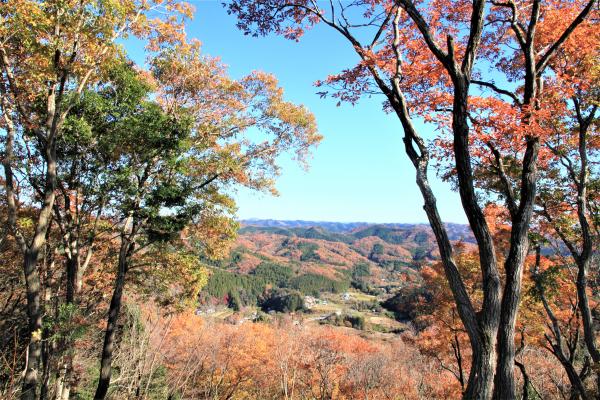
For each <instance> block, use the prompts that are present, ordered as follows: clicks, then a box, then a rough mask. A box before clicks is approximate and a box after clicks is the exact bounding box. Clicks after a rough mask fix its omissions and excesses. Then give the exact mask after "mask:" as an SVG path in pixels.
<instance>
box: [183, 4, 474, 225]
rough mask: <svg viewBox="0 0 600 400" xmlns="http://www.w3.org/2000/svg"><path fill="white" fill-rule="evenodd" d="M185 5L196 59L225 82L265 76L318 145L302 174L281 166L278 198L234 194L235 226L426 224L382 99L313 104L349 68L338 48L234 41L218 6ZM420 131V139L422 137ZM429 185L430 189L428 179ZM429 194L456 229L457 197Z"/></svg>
mask: <svg viewBox="0 0 600 400" xmlns="http://www.w3.org/2000/svg"><path fill="white" fill-rule="evenodd" d="M192 3H193V4H194V6H195V7H196V14H195V17H194V20H192V21H191V22H189V23H188V35H189V36H190V37H195V38H198V39H199V40H200V41H201V42H202V43H203V51H204V52H205V53H206V54H209V55H211V56H218V57H220V58H221V59H222V61H223V62H224V63H225V64H226V65H228V66H229V73H230V75H232V76H233V77H234V78H238V77H242V76H244V75H245V74H247V73H249V72H251V71H252V70H262V71H266V72H269V73H273V74H275V76H277V78H278V79H279V82H280V85H281V86H282V87H283V88H284V90H285V97H286V99H287V100H290V101H293V102H296V103H302V104H304V105H306V106H307V107H308V108H309V109H310V110H311V111H312V112H313V113H314V114H315V116H316V118H317V122H318V125H319V130H320V131H321V133H322V134H323V135H324V140H323V142H322V143H321V145H320V146H319V147H318V148H317V150H316V151H315V152H314V155H313V158H312V160H311V163H310V164H311V167H310V169H309V170H308V171H304V170H302V169H301V168H300V167H299V166H297V165H296V164H295V163H294V162H293V161H291V160H289V159H287V158H284V159H282V160H281V165H282V166H283V171H282V176H281V177H280V178H279V180H278V182H277V189H278V190H279V192H280V196H278V197H273V196H270V195H267V194H259V193H255V192H251V191H248V190H240V191H238V192H237V193H236V194H235V197H236V200H237V203H238V207H239V210H238V216H239V218H242V219H246V218H273V219H303V220H321V221H367V222H411V223H412V222H427V218H426V216H425V213H424V211H423V209H422V200H421V195H420V193H419V190H418V188H417V186H416V183H415V178H414V169H413V167H412V164H410V162H409V160H408V158H407V156H406V155H405V154H404V149H403V144H402V140H401V138H402V130H401V126H400V123H399V121H398V120H397V118H396V117H394V116H393V115H387V114H385V113H384V112H383V111H382V106H381V101H382V98H381V97H377V96H375V97H372V98H365V99H364V100H361V102H360V103H359V104H358V105H356V106H354V107H352V106H351V105H347V104H346V105H342V106H340V107H337V106H336V101H334V100H332V99H321V98H320V97H319V96H318V95H317V94H316V92H317V91H318V89H317V88H315V87H314V86H313V83H314V82H315V81H316V80H318V79H324V78H325V77H326V76H327V75H329V74H333V73H336V72H339V71H340V70H341V69H343V68H344V67H349V66H352V65H354V64H355V63H356V61H357V58H356V56H355V54H353V50H352V48H351V47H350V46H349V45H348V43H346V42H344V41H343V40H342V39H341V38H340V37H339V35H336V34H335V33H334V32H332V31H331V30H328V29H326V27H317V28H315V29H313V30H311V31H309V32H307V34H306V35H305V36H304V37H303V39H302V40H301V41H300V42H299V43H296V42H292V41H289V40H285V39H282V38H280V37H277V36H270V37H266V38H252V37H248V36H244V35H243V34H242V33H241V32H239V31H238V30H237V28H236V27H235V22H236V21H235V17H233V16H229V15H227V13H226V11H225V10H224V9H223V7H222V6H221V4H220V2H217V1H193V2H192ZM423 129H425V132H426V133H427V134H426V136H429V137H430V132H429V131H430V129H428V128H426V127H424V128H423ZM430 175H431V178H432V179H433V178H434V175H435V174H434V172H433V171H431V173H430ZM432 186H433V189H434V191H435V193H436V195H437V198H438V206H439V208H440V213H441V215H442V218H443V219H444V220H445V221H447V222H459V223H463V222H465V221H466V218H465V216H464V212H463V210H462V207H461V206H460V200H459V197H458V195H457V194H456V193H454V192H452V191H451V190H450V187H449V185H448V184H446V183H442V182H439V181H438V180H437V179H434V182H432Z"/></svg>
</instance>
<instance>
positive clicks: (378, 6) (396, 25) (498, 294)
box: [227, 0, 596, 399]
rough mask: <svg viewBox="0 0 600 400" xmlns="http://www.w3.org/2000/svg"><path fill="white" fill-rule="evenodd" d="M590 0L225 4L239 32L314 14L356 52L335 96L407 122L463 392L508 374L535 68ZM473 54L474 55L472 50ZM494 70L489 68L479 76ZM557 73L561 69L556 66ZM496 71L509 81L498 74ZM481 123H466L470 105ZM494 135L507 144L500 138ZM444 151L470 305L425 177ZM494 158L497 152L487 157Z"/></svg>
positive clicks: (507, 381) (335, 82)
mask: <svg viewBox="0 0 600 400" xmlns="http://www.w3.org/2000/svg"><path fill="white" fill-rule="evenodd" d="M595 3H596V2H595V0H588V1H580V0H574V1H567V2H564V1H560V2H559V1H548V2H542V1H540V0H531V1H521V2H515V1H512V0H508V1H490V2H486V1H484V0H474V1H472V2H470V1H464V0H456V1H453V0H435V1H429V2H421V1H419V2H414V1H411V0H396V1H385V0H371V1H367V0H359V1H352V2H349V3H341V2H334V1H330V2H329V3H328V4H326V5H325V7H323V8H321V7H320V4H319V3H317V2H316V1H313V0H300V1H296V2H290V1H287V0H264V1H249V0H231V1H229V2H228V4H227V7H228V11H229V12H230V13H232V14H235V15H236V16H237V18H238V26H239V28H240V29H242V30H243V31H244V32H245V33H247V34H253V35H266V34H268V33H271V32H276V33H278V34H281V35H283V36H285V37H287V38H290V39H296V40H298V39H299V38H300V37H301V36H302V34H303V32H304V30H305V29H307V28H310V27H312V26H314V25H315V24H318V23H322V24H325V25H327V26H329V27H330V28H332V29H333V30H334V31H336V32H337V33H339V34H340V35H342V36H343V37H344V38H345V39H346V40H347V41H348V42H349V44H350V45H351V46H352V48H354V49H355V51H356V53H357V55H358V57H359V60H360V61H359V62H358V64H357V65H356V66H354V67H352V68H349V69H347V70H345V71H343V72H342V73H340V74H339V75H335V76H330V77H329V78H328V79H327V80H326V81H325V82H319V83H318V84H320V85H330V86H333V87H334V88H335V89H338V90H337V91H336V92H335V94H334V96H336V97H338V98H339V99H340V100H342V101H350V102H356V101H357V100H358V99H359V97H360V96H361V95H362V94H364V93H372V92H373V91H378V92H381V93H383V94H384V95H385V97H386V106H387V108H388V110H389V111H390V112H393V113H395V114H396V115H397V116H398V119H399V120H400V123H401V125H402V128H403V131H404V144H405V151H406V154H407V155H408V156H409V158H410V160H411V162H412V163H413V165H414V167H415V171H416V180H417V184H418V186H419V189H420V191H421V194H422V196H423V200H424V209H425V211H426V213H427V216H428V219H429V222H430V225H431V227H432V229H433V231H434V233H435V236H436V239H437V242H438V246H439V250H440V255H441V259H442V262H443V266H444V270H445V275H446V279H447V280H448V283H449V286H450V288H451V290H452V294H453V298H454V301H455V302H456V305H457V310H458V314H459V316H460V319H461V321H462V324H463V325H464V328H465V330H466V332H467V335H468V337H469V341H470V345H471V349H472V360H471V370H470V374H469V379H468V383H467V386H466V389H465V391H464V397H465V398H489V397H490V396H492V394H493V396H494V397H495V398H501V399H510V398H515V396H516V387H515V379H514V361H515V360H514V359H515V343H514V342H515V341H514V336H515V325H516V319H517V312H518V307H519V301H520V297H521V280H522V272H523V265H524V262H525V258H526V256H527V253H528V248H529V239H528V230H529V225H530V222H531V218H532V213H533V208H534V202H535V197H536V184H537V181H538V171H537V170H538V157H539V153H540V139H541V138H543V136H544V135H545V134H546V133H545V129H544V128H545V127H544V123H543V121H545V120H546V119H547V117H548V116H550V115H552V109H551V108H550V107H551V104H547V103H545V102H544V101H542V96H543V93H544V85H543V80H544V78H545V77H547V76H550V75H552V76H554V74H552V72H551V71H550V69H549V65H550V63H551V62H552V60H553V59H554V58H555V56H556V55H557V53H558V51H559V49H560V48H561V46H562V45H563V44H564V43H565V41H567V39H568V38H569V37H570V36H571V35H572V34H573V32H574V31H576V30H577V28H578V27H579V26H580V25H581V24H582V23H584V21H586V19H588V18H589V16H590V14H591V13H592V12H593V9H594V5H595ZM476 61H477V62H476ZM487 77H491V78H487ZM556 79H560V77H559V76H556ZM496 80H499V81H502V82H505V83H506V86H505V87H504V85H500V84H497V83H496V82H495V81H496ZM474 114H475V115H478V116H479V119H480V120H484V121H485V122H487V123H474V121H473V120H472V119H473V115H474ZM415 117H417V118H424V119H425V120H427V121H430V122H433V123H435V124H436V125H437V126H438V127H440V128H441V129H442V131H443V132H447V133H449V136H450V141H449V146H447V147H444V146H443V145H439V146H434V147H433V150H432V149H431V148H430V147H428V144H427V142H426V140H425V138H424V136H423V135H422V133H421V132H419V131H418V129H417V127H416V126H415V124H414V122H413V121H414V118H415ZM497 137H508V138H509V139H510V140H508V141H506V140H505V141H503V143H509V146H504V147H500V146H498V145H497V141H496V140H494V139H495V138H497ZM476 142H479V143H485V144H489V146H488V149H489V151H491V152H492V154H493V155H494V156H495V157H496V158H495V159H492V160H489V159H487V160H488V162H489V161H491V162H496V163H497V166H498V168H497V171H496V172H497V177H498V180H499V182H500V185H501V186H502V188H503V191H502V193H503V197H504V200H505V203H506V206H507V209H508V210H509V213H510V234H509V244H508V247H507V251H506V254H503V256H502V257H501V258H502V259H504V260H505V261H504V263H503V264H504V265H503V266H504V270H505V279H504V282H501V278H500V276H501V274H500V268H501V266H500V263H499V261H498V260H499V258H500V257H499V254H497V252H499V251H501V250H500V249H498V248H497V247H496V245H495V243H494V241H493V238H492V234H491V233H490V228H489V226H488V224H487V222H486V220H485V218H484V215H483V212H482V205H481V204H480V195H481V194H484V195H486V194H488V192H487V191H486V190H483V191H482V193H478V191H477V189H476V185H475V182H476V179H475V175H474V169H475V167H476V166H477V165H476V162H477V161H479V160H484V158H482V157H481V154H480V152H481V151H482V147H481V146H479V145H478V143H476ZM437 151H440V152H442V153H443V152H446V154H447V155H448V156H449V157H447V159H450V160H452V161H453V164H452V172H453V175H454V176H455V180H456V185H457V187H458V191H459V193H460V198H461V202H462V206H463V208H464V210H465V213H466V215H467V218H468V221H469V224H470V226H471V229H472V230H473V233H474V236H475V238H476V240H477V245H478V251H479V263H480V267H481V279H482V285H483V288H482V291H483V298H482V301H481V307H476V306H475V305H474V304H473V301H472V299H471V298H470V296H469V294H468V289H467V288H466V286H465V282H464V280H463V277H462V276H461V273H460V271H459V269H458V268H457V265H456V262H455V257H454V250H453V246H452V244H451V243H450V241H449V239H448V235H447V232H446V230H445V227H444V224H443V222H442V220H441V217H440V215H439V212H438V209H437V205H436V202H437V200H436V197H435V195H434V193H433V190H432V188H431V186H430V183H429V176H428V172H429V171H428V169H429V168H428V167H429V161H430V159H431V157H432V152H433V153H434V154H435V153H436V152H437ZM506 152H510V153H511V154H513V155H514V156H515V158H516V160H517V162H515V163H514V168H515V169H516V170H517V171H515V172H514V176H517V177H518V179H517V182H516V185H515V187H512V186H511V185H510V182H509V178H508V177H507V173H506V171H505V170H504V166H503V164H502V160H503V158H504V153H506ZM494 160H495V161H494Z"/></svg>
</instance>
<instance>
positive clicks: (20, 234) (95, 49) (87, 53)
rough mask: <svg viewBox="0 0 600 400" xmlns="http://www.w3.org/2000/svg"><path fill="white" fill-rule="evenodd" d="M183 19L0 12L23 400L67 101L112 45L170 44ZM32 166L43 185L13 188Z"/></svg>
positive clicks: (98, 6)
mask: <svg viewBox="0 0 600 400" xmlns="http://www.w3.org/2000/svg"><path fill="white" fill-rule="evenodd" d="M156 11H167V12H168V14H169V17H168V18H161V17H163V16H164V14H165V13H162V12H160V13H156ZM184 14H189V8H188V7H186V6H185V5H184V4H183V3H182V4H179V2H175V1H170V0H169V1H166V2H163V1H159V2H156V3H154V2H137V1H134V0H131V1H123V2H113V1H92V0H90V1H80V0H70V1H36V0H26V1H21V0H18V1H5V2H2V4H1V5H0V21H1V26H2V27H1V28H0V70H1V72H2V73H1V78H0V96H1V98H0V105H1V108H2V128H3V139H4V140H3V145H4V156H3V167H4V185H5V191H6V199H7V205H8V226H9V228H10V230H11V233H12V234H13V235H14V236H15V237H16V238H17V242H18V243H19V246H20V248H21V252H22V254H23V272H24V276H25V282H26V289H27V310H28V318H29V331H30V339H29V348H28V357H27V368H26V372H25V377H24V379H23V390H22V398H24V399H33V398H35V397H36V391H37V385H38V380H39V376H38V375H39V374H38V363H39V359H40V348H41V344H40V339H41V326H42V315H43V311H42V304H41V301H40V276H39V268H38V257H39V256H40V252H41V251H42V249H43V247H44V244H45V238H46V235H47V233H48V229H49V226H50V222H51V218H52V211H53V206H54V202H55V198H56V187H57V154H56V144H57V141H58V140H59V139H60V136H61V131H62V128H63V124H64V121H65V118H66V116H67V114H68V112H69V109H70V107H71V105H72V102H70V101H68V99H69V98H70V97H72V96H77V95H79V94H81V92H82V91H83V90H84V89H85V88H86V87H88V86H89V85H91V84H93V83H94V82H95V81H96V80H97V79H98V78H99V77H101V76H102V75H103V73H104V71H105V69H106V68H107V67H109V66H110V65H111V64H112V63H113V60H115V59H116V58H118V56H119V53H120V51H119V46H118V45H117V43H116V40H117V39H119V38H122V37H126V36H128V35H130V34H134V35H136V36H140V37H149V38H150V40H151V42H152V44H153V45H154V46H160V43H165V42H175V41H177V40H179V39H181V36H180V30H179V29H178V28H177V27H178V25H179V24H180V19H179V18H178V15H184ZM27 151H31V153H29V154H28V153H27ZM21 152H22V153H21ZM28 156H29V159H28V160H27V157H28ZM20 158H23V159H25V160H26V162H25V163H24V165H23V169H25V171H23V170H21V169H17V161H18V160H19V159H20ZM30 167H32V168H36V169H39V170H40V171H42V175H43V178H42V180H41V181H40V182H35V185H25V186H26V187H18V182H19V183H25V182H27V180H26V179H21V178H22V177H23V176H26V174H27V168H30ZM27 186H29V187H27ZM19 195H21V196H20V198H19ZM24 201H26V202H29V203H30V204H32V205H34V206H35V208H36V209H37V210H38V212H37V215H36V216H35V217H34V219H33V220H34V229H33V232H32V233H31V234H27V233H26V232H24V231H23V230H22V229H20V226H19V222H18V217H17V215H18V208H19V207H20V202H24Z"/></svg>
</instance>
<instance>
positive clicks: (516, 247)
mask: <svg viewBox="0 0 600 400" xmlns="http://www.w3.org/2000/svg"><path fill="white" fill-rule="evenodd" d="M538 152H539V140H538V139H533V138H532V139H529V140H528V143H527V150H526V151H525V157H524V158H523V172H522V177H521V196H520V198H521V201H520V203H519V209H518V211H517V214H516V215H515V216H514V217H513V218H512V229H511V236H510V249H509V253H508V257H507V259H506V262H505V264H504V266H505V271H506V282H505V284H504V293H503V295H502V308H501V313H500V327H499V330H498V365H497V367H496V377H495V383H494V387H495V389H494V392H495V393H494V397H495V398H496V399H512V398H515V397H516V390H517V388H516V385H515V377H514V366H515V325H516V322H517V314H518V309H519V302H520V300H521V282H522V276H523V264H524V263H525V258H526V257H527V253H528V251H529V239H528V236H527V234H528V231H529V223H530V221H531V216H532V214H533V205H534V202H535V196H536V182H537V155H538Z"/></svg>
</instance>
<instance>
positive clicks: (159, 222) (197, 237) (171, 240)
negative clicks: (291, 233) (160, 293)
mask: <svg viewBox="0 0 600 400" xmlns="http://www.w3.org/2000/svg"><path fill="white" fill-rule="evenodd" d="M152 65H153V67H152V73H151V74H150V75H148V74H146V73H138V72H136V71H134V70H133V69H132V68H131V67H127V66H121V67H118V68H115V69H113V71H111V73H110V74H108V79H107V81H106V83H101V84H100V85H98V86H97V87H96V88H94V90H93V91H88V92H84V94H83V96H82V99H81V100H80V102H79V103H78V104H77V105H76V106H75V107H73V109H72V110H71V114H70V115H69V116H68V118H67V123H66V129H65V130H66V134H65V138H68V139H69V141H70V144H69V145H66V146H65V147H64V150H65V152H64V154H65V157H64V159H63V160H64V170H65V171H66V172H67V174H66V176H67V177H69V176H70V175H71V173H72V172H73V171H74V172H73V173H74V175H75V176H76V178H77V179H78V181H77V185H78V187H77V188H76V193H75V194H73V196H75V197H76V198H82V199H84V200H88V201H91V202H92V203H93V204H95V206H94V207H92V208H91V209H90V208H89V207H88V208H87V210H86V212H87V213H88V214H87V219H88V220H92V221H93V220H96V221H97V219H98V218H100V219H102V220H103V221H107V222H110V223H111V224H113V226H115V227H116V229H117V232H116V236H117V238H118V239H117V240H116V242H114V245H115V253H116V254H117V259H116V263H117V274H116V277H115V281H114V291H113V295H112V299H111V302H110V306H109V310H108V321H107V328H106V332H105V339H104V345H103V350H102V357H101V371H100V379H99V382H98V387H97V390H96V394H95V398H98V399H100V398H104V397H105V396H106V394H107V392H108V388H109V384H110V376H111V365H112V357H113V354H114V351H115V343H116V342H117V339H118V334H119V330H118V328H117V326H118V319H119V315H120V310H121V306H122V301H123V292H124V289H125V284H126V282H127V277H128V276H129V275H130V274H129V273H130V271H131V270H132V269H137V268H138V265H139V264H140V263H148V262H150V263H152V262H151V261H149V260H150V258H151V256H150V257H149V255H151V254H156V252H159V253H160V252H163V251H167V252H173V251H176V250H175V249H176V248H180V249H188V251H192V250H193V251H195V252H198V251H199V252H201V253H203V254H205V255H207V256H209V257H216V256H218V255H220V253H222V252H223V246H222V244H223V243H224V242H227V241H228V240H229V239H231V237H232V236H233V235H234V232H235V229H234V228H235V226H236V224H235V223H234V220H233V213H234V210H235V204H234V202H233V200H232V199H231V198H230V196H229V195H228V193H229V192H230V191H231V190H234V189H235V188H236V187H238V186H240V185H242V186H246V187H248V188H251V189H256V190H270V191H274V186H273V184H274V178H275V177H276V176H277V175H278V173H279V168H278V166H277V158H278V157H279V156H280V155H281V154H282V153H283V152H285V151H288V150H290V151H294V152H295V155H296V157H297V158H298V159H299V160H301V161H305V160H306V156H307V155H308V152H309V151H310V149H311V148H312V147H313V146H315V145H316V144H317V143H318V141H319V140H320V138H321V137H320V135H319V134H318V133H317V130H316V124H315V120H314V117H313V116H312V114H311V113H310V112H309V111H308V110H307V109H306V108H304V107H303V106H296V105H294V104H292V103H289V102H286V101H285V100H284V99H283V91H282V90H281V88H279V87H278V85H277V81H276V80H275V79H274V78H273V77H272V76H270V75H268V74H264V73H260V72H255V73H252V74H251V75H249V76H247V77H245V78H242V79H240V80H239V81H234V80H232V79H230V78H229V77H227V75H226V71H225V68H224V67H223V66H222V65H221V64H220V63H219V62H218V61H217V60H216V59H212V58H210V57H207V56H203V55H201V54H200V49H199V46H198V44H196V43H191V44H185V45H182V46H179V47H177V48H175V49H164V50H162V51H161V52H160V53H159V54H158V56H157V57H156V58H154V59H153V61H152ZM151 99H154V100H151ZM61 150H62V148H61ZM89 168H93V172H91V173H89V174H88V172H90V170H89ZM61 206H62V205H61ZM63 208H64V206H63ZM94 210H98V211H97V212H93V211H94ZM58 212H61V214H62V213H67V215H68V213H69V210H66V208H64V209H63V210H58ZM95 213H97V215H95ZM107 240H110V239H107ZM156 260H157V259H155V261H156ZM156 266H157V268H159V267H160V264H156Z"/></svg>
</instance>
